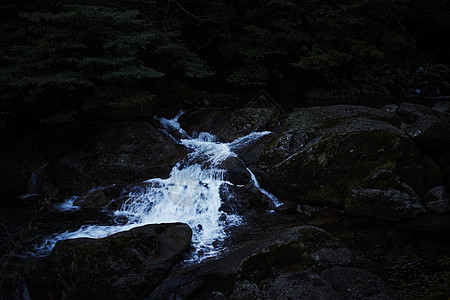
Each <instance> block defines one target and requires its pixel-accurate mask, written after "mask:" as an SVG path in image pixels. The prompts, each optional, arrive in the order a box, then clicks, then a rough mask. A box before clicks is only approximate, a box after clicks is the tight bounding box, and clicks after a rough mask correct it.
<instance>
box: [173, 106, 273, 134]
mask: <svg viewBox="0 0 450 300" xmlns="http://www.w3.org/2000/svg"><path fill="white" fill-rule="evenodd" d="M277 113H278V112H277V111H276V110H275V109H272V108H258V107H244V108H242V109H239V110H236V111H230V110H224V109H220V110H202V111H195V112H187V113H185V114H183V115H182V116H181V117H180V119H179V121H180V124H181V127H182V128H184V129H185V130H186V131H187V132H188V133H193V132H201V131H206V132H209V133H212V134H214V135H216V136H217V138H218V139H219V140H220V141H222V142H231V141H233V140H235V139H236V138H239V137H242V136H245V135H247V134H249V133H252V132H253V131H262V130H264V129H266V128H267V127H268V126H269V125H271V124H272V123H273V122H275V121H276V118H277Z"/></svg>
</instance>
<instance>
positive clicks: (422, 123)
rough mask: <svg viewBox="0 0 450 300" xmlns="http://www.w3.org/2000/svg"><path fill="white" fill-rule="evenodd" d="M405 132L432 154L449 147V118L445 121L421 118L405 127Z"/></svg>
mask: <svg viewBox="0 0 450 300" xmlns="http://www.w3.org/2000/svg"><path fill="white" fill-rule="evenodd" d="M406 132H407V133H408V134H409V136H411V137H412V138H413V139H414V140H415V141H417V142H418V143H419V144H420V145H421V146H422V147H423V148H424V149H427V150H429V151H431V152H433V153H436V152H439V151H443V150H445V149H446V148H447V147H448V146H449V145H450V116H449V118H447V119H443V118H439V117H435V116H423V117H419V118H417V120H416V122H414V123H413V124H410V125H408V126H407V127H406Z"/></svg>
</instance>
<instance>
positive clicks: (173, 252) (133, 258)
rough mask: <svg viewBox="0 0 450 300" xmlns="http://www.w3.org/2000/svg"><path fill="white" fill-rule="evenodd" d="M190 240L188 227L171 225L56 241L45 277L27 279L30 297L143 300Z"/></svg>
mask: <svg viewBox="0 0 450 300" xmlns="http://www.w3.org/2000/svg"><path fill="white" fill-rule="evenodd" d="M191 236H192V231H191V229H190V228H189V226H188V225H186V224H181V223H173V224H158V225H146V226H142V227H138V228H134V229H131V230H129V231H126V232H121V233H117V234H114V235H112V236H110V237H107V238H103V239H88V238H81V239H74V240H65V241H60V242H58V243H57V244H56V246H55V248H54V249H53V251H52V253H51V255H50V256H49V257H48V259H47V260H46V272H45V273H46V275H40V274H41V273H40V272H36V273H34V274H32V275H30V276H29V280H28V282H31V283H32V284H31V285H30V290H31V294H32V297H36V298H46V297H49V296H51V297H54V298H61V297H62V296H64V297H67V298H68V299H80V298H83V297H87V298H97V299H111V298H116V299H136V298H137V299H142V298H143V297H144V296H146V295H148V294H149V293H150V292H151V290H152V289H153V288H154V287H155V286H156V285H157V284H158V283H159V282H160V281H161V280H162V279H163V278H164V276H166V275H167V273H168V272H169V271H170V270H171V268H172V267H173V266H174V265H175V264H176V263H177V262H179V261H180V259H181V258H182V254H183V253H184V251H185V250H186V249H187V247H188V246H189V244H190V240H191ZM46 276H48V278H47V277H46Z"/></svg>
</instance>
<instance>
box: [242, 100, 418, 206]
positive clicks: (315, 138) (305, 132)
mask: <svg viewBox="0 0 450 300" xmlns="http://www.w3.org/2000/svg"><path fill="white" fill-rule="evenodd" d="M380 119H381V120H386V121H380ZM387 121H389V122H393V123H396V122H397V121H398V119H396V117H395V116H394V115H392V114H389V113H387V112H384V111H382V110H375V109H367V110H366V109H365V108H362V107H354V106H338V107H334V108H324V110H322V108H318V107H314V108H309V109H302V110H295V111H294V112H293V113H292V114H291V115H289V116H288V118H287V120H286V121H284V122H285V123H284V124H282V126H283V128H286V130H283V131H281V132H280V133H275V134H274V135H273V136H272V137H271V139H272V140H271V141H269V142H267V141H264V140H262V141H261V143H265V147H264V148H263V153H262V155H261V159H260V162H259V164H258V165H257V166H256V167H255V168H254V169H255V173H257V174H256V175H257V177H258V178H260V181H261V183H262V185H263V186H265V187H267V189H268V190H270V191H273V193H274V194H275V195H276V196H277V197H278V198H280V199H287V200H290V201H295V202H297V203H302V204H307V205H317V206H324V205H326V206H335V207H336V206H337V207H339V206H341V205H342V200H343V196H344V195H345V193H346V189H347V186H348V185H349V183H350V182H354V181H358V180H361V178H365V177H367V176H370V175H371V174H372V172H375V171H376V170H377V169H381V168H385V167H390V168H392V169H394V168H395V167H396V165H397V163H398V162H399V161H402V160H414V159H415V158H416V156H418V155H419V149H418V148H417V146H416V145H414V143H413V142H412V140H411V139H410V138H409V137H408V136H406V135H405V134H404V133H403V132H402V131H401V130H399V129H398V128H396V127H394V126H393V125H391V124H389V123H388V122H387ZM249 163H250V162H249Z"/></svg>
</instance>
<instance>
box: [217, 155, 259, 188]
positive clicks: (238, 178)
mask: <svg viewBox="0 0 450 300" xmlns="http://www.w3.org/2000/svg"><path fill="white" fill-rule="evenodd" d="M218 168H220V169H225V170H227V173H226V180H228V181H230V182H231V183H233V184H236V185H245V184H248V183H249V182H250V179H251V176H250V173H249V172H248V170H247V169H246V167H245V165H244V163H243V162H242V160H240V159H239V158H237V157H230V158H228V159H226V160H225V161H224V162H223V163H221V164H220V165H219V166H218Z"/></svg>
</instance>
